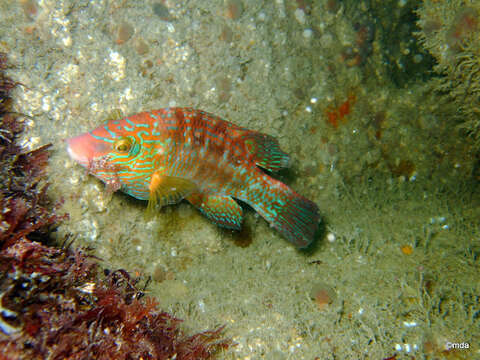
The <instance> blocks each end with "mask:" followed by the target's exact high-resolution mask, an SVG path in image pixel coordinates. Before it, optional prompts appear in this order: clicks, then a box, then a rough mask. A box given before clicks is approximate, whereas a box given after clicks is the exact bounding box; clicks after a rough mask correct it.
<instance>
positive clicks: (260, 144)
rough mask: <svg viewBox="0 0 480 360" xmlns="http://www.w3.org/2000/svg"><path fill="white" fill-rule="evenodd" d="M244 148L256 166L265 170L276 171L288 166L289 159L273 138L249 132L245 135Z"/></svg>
mask: <svg viewBox="0 0 480 360" xmlns="http://www.w3.org/2000/svg"><path fill="white" fill-rule="evenodd" d="M245 147H246V148H247V151H248V152H249V153H250V154H252V155H253V157H254V159H255V162H256V164H257V165H258V166H260V167H262V168H264V169H266V170H270V171H278V170H280V169H283V168H285V167H288V165H289V162H290V157H289V156H288V154H286V153H284V152H283V151H282V150H281V149H280V145H279V144H278V141H277V139H275V138H274V137H273V136H270V135H266V134H262V133H259V132H256V131H249V132H248V133H247V134H246V135H245Z"/></svg>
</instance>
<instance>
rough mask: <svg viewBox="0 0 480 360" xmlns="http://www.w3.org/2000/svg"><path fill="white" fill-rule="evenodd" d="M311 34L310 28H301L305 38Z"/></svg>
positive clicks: (308, 37)
mask: <svg viewBox="0 0 480 360" xmlns="http://www.w3.org/2000/svg"><path fill="white" fill-rule="evenodd" d="M312 36H313V30H312V29H305V30H303V37H304V38H305V39H310V38H311V37H312Z"/></svg>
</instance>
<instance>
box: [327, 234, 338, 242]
mask: <svg viewBox="0 0 480 360" xmlns="http://www.w3.org/2000/svg"><path fill="white" fill-rule="evenodd" d="M327 240H328V242H331V243H333V242H335V240H337V237H336V236H335V234H334V233H331V232H330V233H328V234H327Z"/></svg>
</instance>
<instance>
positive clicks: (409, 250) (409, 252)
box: [400, 245, 413, 255]
mask: <svg viewBox="0 0 480 360" xmlns="http://www.w3.org/2000/svg"><path fill="white" fill-rule="evenodd" d="M400 250H401V251H402V253H403V254H404V255H412V254H413V248H412V247H411V246H410V245H403V246H401V247H400Z"/></svg>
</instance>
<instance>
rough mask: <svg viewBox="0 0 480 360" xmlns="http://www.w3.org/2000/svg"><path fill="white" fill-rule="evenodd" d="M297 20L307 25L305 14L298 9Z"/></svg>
mask: <svg viewBox="0 0 480 360" xmlns="http://www.w3.org/2000/svg"><path fill="white" fill-rule="evenodd" d="M295 19H297V21H298V22H299V23H300V24H305V13H304V12H303V10H302V9H299V8H297V10H295Z"/></svg>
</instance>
